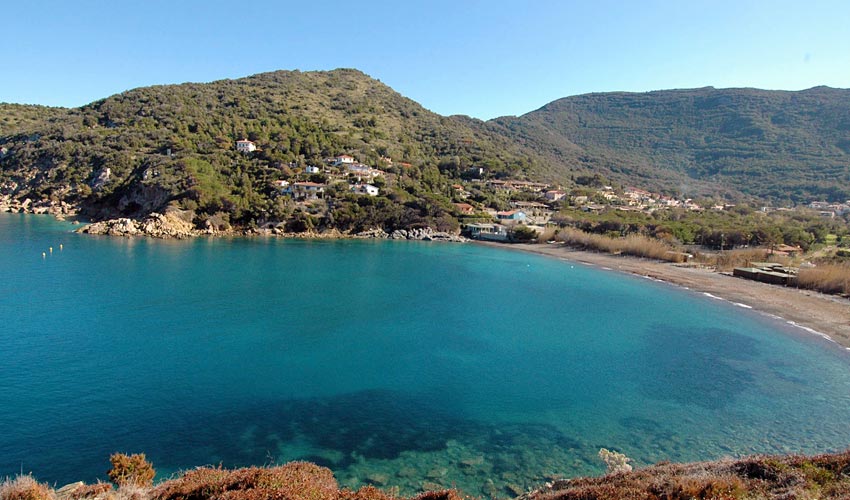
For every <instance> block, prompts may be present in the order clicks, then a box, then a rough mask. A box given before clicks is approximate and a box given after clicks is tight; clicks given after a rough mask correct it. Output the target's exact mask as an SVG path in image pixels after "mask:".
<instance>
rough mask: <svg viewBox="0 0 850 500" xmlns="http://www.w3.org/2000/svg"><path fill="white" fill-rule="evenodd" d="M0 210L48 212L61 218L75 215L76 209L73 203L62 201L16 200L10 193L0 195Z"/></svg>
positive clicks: (29, 212)
mask: <svg viewBox="0 0 850 500" xmlns="http://www.w3.org/2000/svg"><path fill="white" fill-rule="evenodd" d="M0 212H11V213H16V214H49V215H54V216H56V217H60V218H61V217H70V216H74V215H77V212H78V209H77V207H75V206H74V205H71V204H70V203H67V202H64V201H54V200H40V201H32V200H31V199H29V198H25V199H23V200H16V199H13V198H12V197H11V196H10V195H0Z"/></svg>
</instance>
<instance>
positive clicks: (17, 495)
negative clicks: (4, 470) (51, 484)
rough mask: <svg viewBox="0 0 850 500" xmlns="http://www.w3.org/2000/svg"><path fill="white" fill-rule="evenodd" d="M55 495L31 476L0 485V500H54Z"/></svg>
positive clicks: (17, 478) (19, 477) (7, 481)
mask: <svg viewBox="0 0 850 500" xmlns="http://www.w3.org/2000/svg"><path fill="white" fill-rule="evenodd" d="M55 498H56V495H54V494H53V491H52V490H51V489H50V488H48V487H47V486H46V485H44V484H41V483H39V482H38V481H36V480H35V479H34V478H33V477H32V476H18V477H16V478H15V479H11V480H10V479H7V480H5V481H3V483H2V484H0V500H54V499H55Z"/></svg>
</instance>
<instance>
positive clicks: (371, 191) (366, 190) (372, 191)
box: [350, 184, 379, 196]
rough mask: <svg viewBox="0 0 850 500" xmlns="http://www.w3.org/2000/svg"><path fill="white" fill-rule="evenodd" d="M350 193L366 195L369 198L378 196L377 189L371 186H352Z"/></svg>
mask: <svg viewBox="0 0 850 500" xmlns="http://www.w3.org/2000/svg"><path fill="white" fill-rule="evenodd" d="M350 189H351V192H353V193H355V194H368V195H369V196H378V191H379V190H378V188H377V187H375V186H373V185H371V184H354V185H352V186H351V188H350Z"/></svg>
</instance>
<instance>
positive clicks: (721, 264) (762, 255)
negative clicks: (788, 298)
mask: <svg viewBox="0 0 850 500" xmlns="http://www.w3.org/2000/svg"><path fill="white" fill-rule="evenodd" d="M696 260H697V261H699V262H700V263H702V264H705V265H708V266H714V267H715V268H716V269H717V270H718V271H731V270H732V269H734V268H736V267H748V266H749V265H750V263H751V262H765V261H768V260H770V261H771V262H778V261H777V260H776V259H775V258H768V255H767V249H765V248H742V249H739V250H726V251H723V252H719V253H713V254H701V253H698V254H697V255H696Z"/></svg>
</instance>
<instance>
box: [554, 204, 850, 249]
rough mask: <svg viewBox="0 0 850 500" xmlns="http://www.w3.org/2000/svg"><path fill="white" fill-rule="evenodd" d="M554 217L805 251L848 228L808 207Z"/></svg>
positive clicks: (589, 227) (575, 223)
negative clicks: (771, 210) (769, 211)
mask: <svg viewBox="0 0 850 500" xmlns="http://www.w3.org/2000/svg"><path fill="white" fill-rule="evenodd" d="M554 221H555V222H557V223H559V224H560V225H561V226H563V227H574V228H577V229H580V230H582V231H585V232H588V233H595V234H609V235H610V234H615V235H620V236H625V235H629V234H641V235H645V236H653V237H656V238H659V239H663V240H671V239H675V240H676V241H678V242H679V243H684V244H699V245H705V246H708V247H712V248H717V249H720V248H721V247H722V248H723V249H731V248H734V247H741V246H767V247H772V246H776V245H779V244H783V243H784V244H786V245H792V246H800V247H801V248H802V249H803V250H808V249H809V248H810V247H811V246H812V245H813V244H815V243H824V242H825V238H826V237H827V236H828V235H829V234H832V235H847V234H848V233H849V232H850V226H848V225H847V224H846V223H845V222H844V221H843V220H841V219H825V218H823V217H819V216H818V215H817V214H816V213H814V212H811V211H808V210H796V211H793V212H773V213H768V214H766V213H762V212H754V211H752V210H735V211H726V210H723V211H720V210H704V211H690V210H684V209H672V210H658V211H655V212H653V213H652V214H646V213H644V212H634V211H622V210H616V209H614V208H611V209H608V210H605V211H602V212H600V213H591V212H583V211H581V210H580V209H576V208H571V207H567V208H565V209H563V210H561V211H560V212H559V213H558V214H557V216H556V217H554Z"/></svg>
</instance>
